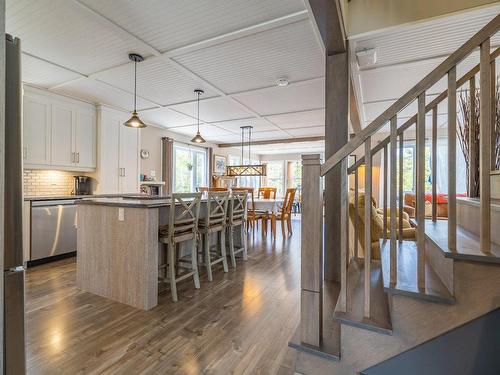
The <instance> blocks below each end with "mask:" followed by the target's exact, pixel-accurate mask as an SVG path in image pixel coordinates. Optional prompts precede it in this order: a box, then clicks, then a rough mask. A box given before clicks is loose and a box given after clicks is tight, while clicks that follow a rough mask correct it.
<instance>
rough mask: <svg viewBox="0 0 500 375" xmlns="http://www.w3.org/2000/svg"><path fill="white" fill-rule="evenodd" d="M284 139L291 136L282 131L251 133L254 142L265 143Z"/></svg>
mask: <svg viewBox="0 0 500 375" xmlns="http://www.w3.org/2000/svg"><path fill="white" fill-rule="evenodd" d="M284 138H291V136H290V135H289V134H287V133H286V132H284V131H283V130H268V131H262V132H254V133H252V140H254V141H267V140H270V139H284ZM276 147H279V146H276Z"/></svg>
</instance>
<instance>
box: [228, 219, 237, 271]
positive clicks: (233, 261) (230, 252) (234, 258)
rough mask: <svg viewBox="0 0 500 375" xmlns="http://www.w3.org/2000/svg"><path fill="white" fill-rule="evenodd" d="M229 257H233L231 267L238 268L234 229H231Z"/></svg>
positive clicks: (231, 227)
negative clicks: (235, 254)
mask: <svg viewBox="0 0 500 375" xmlns="http://www.w3.org/2000/svg"><path fill="white" fill-rule="evenodd" d="M229 255H230V256H231V265H232V266H233V268H236V257H235V256H234V227H233V226H230V227H229Z"/></svg>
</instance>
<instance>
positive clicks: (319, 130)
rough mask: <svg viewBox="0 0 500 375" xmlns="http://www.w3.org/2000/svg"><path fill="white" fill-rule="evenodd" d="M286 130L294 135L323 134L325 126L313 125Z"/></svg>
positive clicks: (310, 135) (311, 135)
mask: <svg viewBox="0 0 500 375" xmlns="http://www.w3.org/2000/svg"><path fill="white" fill-rule="evenodd" d="M287 132H288V133H290V134H291V135H293V136H294V137H314V136H319V135H325V127H324V126H313V127H310V128H296V129H288V130H287Z"/></svg>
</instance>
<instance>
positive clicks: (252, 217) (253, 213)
mask: <svg viewBox="0 0 500 375" xmlns="http://www.w3.org/2000/svg"><path fill="white" fill-rule="evenodd" d="M232 191H233V192H246V193H247V194H248V195H250V204H248V205H247V206H248V207H247V211H248V212H247V225H248V227H247V230H249V229H250V228H252V231H255V227H256V226H257V224H258V222H259V220H262V219H263V218H267V214H266V212H264V211H257V210H255V201H254V195H253V194H254V188H250V187H238V188H233V189H232Z"/></svg>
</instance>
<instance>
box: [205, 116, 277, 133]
mask: <svg viewBox="0 0 500 375" xmlns="http://www.w3.org/2000/svg"><path fill="white" fill-rule="evenodd" d="M213 125H217V126H218V127H220V128H223V129H226V130H229V131H232V132H235V133H240V132H241V129H240V128H241V127H242V126H253V129H252V130H253V131H254V132H256V131H265V130H279V128H278V127H277V126H276V125H273V124H271V123H269V122H268V121H266V120H264V119H261V118H248V119H241V120H231V121H224V122H216V123H214V124H213Z"/></svg>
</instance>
